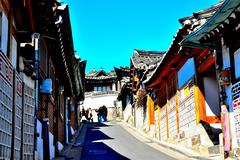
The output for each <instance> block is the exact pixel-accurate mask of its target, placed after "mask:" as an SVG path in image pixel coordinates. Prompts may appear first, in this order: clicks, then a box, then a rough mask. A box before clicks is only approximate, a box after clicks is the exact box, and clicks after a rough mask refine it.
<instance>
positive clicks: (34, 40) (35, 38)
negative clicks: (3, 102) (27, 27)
mask: <svg viewBox="0 0 240 160" xmlns="http://www.w3.org/2000/svg"><path fill="white" fill-rule="evenodd" d="M39 38H40V34H39V33H33V34H32V43H33V44H34V49H35V72H36V78H35V114H34V158H35V159H36V158H37V155H38V154H37V146H38V144H37V137H39V133H37V113H38V70H39V53H38V46H39Z"/></svg>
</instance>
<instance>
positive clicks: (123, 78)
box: [114, 67, 132, 121]
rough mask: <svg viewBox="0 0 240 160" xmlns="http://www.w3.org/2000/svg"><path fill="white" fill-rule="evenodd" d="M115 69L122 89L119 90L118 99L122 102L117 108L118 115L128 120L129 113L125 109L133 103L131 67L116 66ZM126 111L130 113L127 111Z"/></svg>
mask: <svg viewBox="0 0 240 160" xmlns="http://www.w3.org/2000/svg"><path fill="white" fill-rule="evenodd" d="M114 70H115V72H116V75H117V81H118V82H117V83H120V85H121V89H120V90H119V94H118V97H117V100H118V101H119V103H120V106H119V108H117V109H118V110H117V116H119V117H120V118H121V119H124V120H125V121H126V119H127V117H128V115H125V109H126V107H127V105H129V104H130V103H131V99H132V96H131V85H130V84H131V83H130V68H129V67H125V68H124V67H120V68H116V67H114ZM126 113H129V112H127V111H126Z"/></svg>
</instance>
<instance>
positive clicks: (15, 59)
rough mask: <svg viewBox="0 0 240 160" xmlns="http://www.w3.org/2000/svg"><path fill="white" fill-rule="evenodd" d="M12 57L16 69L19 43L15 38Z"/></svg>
mask: <svg viewBox="0 0 240 160" xmlns="http://www.w3.org/2000/svg"><path fill="white" fill-rule="evenodd" d="M10 56H11V57H10V60H11V63H12V65H13V67H14V68H16V67H17V41H16V39H15V38H14V36H12V51H11V55H10Z"/></svg>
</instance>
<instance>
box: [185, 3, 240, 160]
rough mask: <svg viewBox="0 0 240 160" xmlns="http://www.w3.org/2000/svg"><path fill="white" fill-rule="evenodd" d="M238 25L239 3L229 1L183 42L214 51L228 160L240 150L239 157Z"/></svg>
mask: <svg viewBox="0 0 240 160" xmlns="http://www.w3.org/2000/svg"><path fill="white" fill-rule="evenodd" d="M239 22H240V1H234V0H226V1H224V3H223V4H222V6H221V7H220V8H219V10H218V11H217V12H216V13H215V14H214V15H213V16H212V17H211V18H210V19H209V20H208V21H207V22H206V23H205V24H204V25H203V26H201V27H200V28H199V29H198V30H196V31H195V32H193V33H191V34H190V35H189V36H187V37H186V38H185V39H184V40H183V41H182V42H181V45H183V47H190V48H209V49H212V50H214V51H215V54H214V57H215V58H216V65H215V66H216V69H217V79H218V84H219V92H220V97H221V99H220V100H221V115H222V125H223V138H224V141H223V145H224V151H225V156H226V157H227V155H228V153H229V151H231V150H233V151H238V154H239V148H240V125H239V113H240V89H239V88H240V41H239V36H240V29H239V28H240V27H239ZM229 117H230V118H229ZM229 125H230V126H229ZM234 153H236V152H234Z"/></svg>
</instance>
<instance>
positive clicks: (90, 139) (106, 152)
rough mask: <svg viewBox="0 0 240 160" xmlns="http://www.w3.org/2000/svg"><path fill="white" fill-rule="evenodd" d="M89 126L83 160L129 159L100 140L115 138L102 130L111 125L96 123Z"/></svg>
mask: <svg viewBox="0 0 240 160" xmlns="http://www.w3.org/2000/svg"><path fill="white" fill-rule="evenodd" d="M89 126H90V127H89V128H88V130H87V136H86V140H85V145H84V149H83V153H82V157H81V159H82V160H129V159H128V158H127V157H124V156H123V155H121V154H119V153H118V152H116V151H115V150H113V149H112V148H111V147H109V146H108V145H106V144H105V143H104V142H99V141H101V140H113V139H114V138H111V137H109V136H108V135H106V134H104V133H103V132H101V131H100V128H101V127H110V126H109V125H106V124H102V123H94V124H92V125H89ZM96 141H98V142H96Z"/></svg>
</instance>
